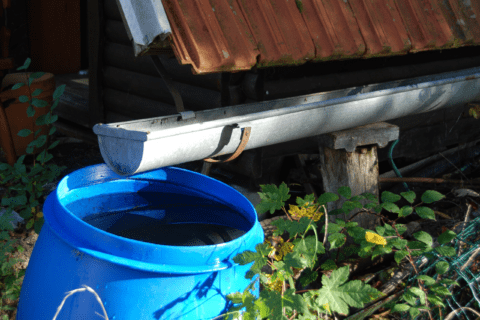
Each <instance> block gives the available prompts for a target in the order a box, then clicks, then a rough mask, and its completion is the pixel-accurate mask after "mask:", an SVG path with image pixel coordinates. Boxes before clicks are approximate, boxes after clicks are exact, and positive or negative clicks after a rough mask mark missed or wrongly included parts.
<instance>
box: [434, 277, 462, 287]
mask: <svg viewBox="0 0 480 320" xmlns="http://www.w3.org/2000/svg"><path fill="white" fill-rule="evenodd" d="M438 283H440V284H446V285H449V286H460V285H459V284H458V282H457V281H453V280H452V279H442V280H440V281H438Z"/></svg>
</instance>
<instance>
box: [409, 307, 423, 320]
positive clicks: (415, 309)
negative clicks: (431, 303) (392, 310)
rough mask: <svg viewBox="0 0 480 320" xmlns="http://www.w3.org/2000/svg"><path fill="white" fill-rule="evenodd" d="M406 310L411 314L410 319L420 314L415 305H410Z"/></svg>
mask: <svg viewBox="0 0 480 320" xmlns="http://www.w3.org/2000/svg"><path fill="white" fill-rule="evenodd" d="M408 312H409V313H410V315H411V316H412V319H415V318H416V317H417V316H418V315H419V314H420V310H418V308H415V307H411V308H410V309H409V310H408Z"/></svg>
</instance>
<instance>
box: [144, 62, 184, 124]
mask: <svg viewBox="0 0 480 320" xmlns="http://www.w3.org/2000/svg"><path fill="white" fill-rule="evenodd" d="M151 57H152V61H153V64H154V65H155V68H156V69H157V71H158V73H159V74H160V76H161V77H162V79H163V81H165V84H166V85H167V88H168V90H169V91H170V93H171V94H172V97H173V101H174V102H175V108H177V112H178V113H180V115H181V116H182V119H183V120H185V118H184V115H183V114H182V113H184V112H185V108H184V107H183V100H182V96H181V95H180V92H178V90H177V88H175V85H174V82H173V80H172V78H171V77H170V75H169V74H168V72H167V69H165V67H164V66H163V64H162V61H161V60H160V58H159V57H158V56H155V55H152V56H151ZM189 118H191V117H189ZM187 119H188V118H187Z"/></svg>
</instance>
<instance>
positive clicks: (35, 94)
mask: <svg viewBox="0 0 480 320" xmlns="http://www.w3.org/2000/svg"><path fill="white" fill-rule="evenodd" d="M42 92H43V90H42V89H35V91H33V92H32V97H36V96H38V95H39V94H40V93H42Z"/></svg>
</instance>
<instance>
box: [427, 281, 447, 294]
mask: <svg viewBox="0 0 480 320" xmlns="http://www.w3.org/2000/svg"><path fill="white" fill-rule="evenodd" d="M429 289H430V290H431V291H432V292H433V293H434V294H437V295H441V296H451V295H452V293H451V292H450V291H448V289H447V288H445V287H444V286H442V285H441V284H439V285H436V286H432V287H430V288H429Z"/></svg>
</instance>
